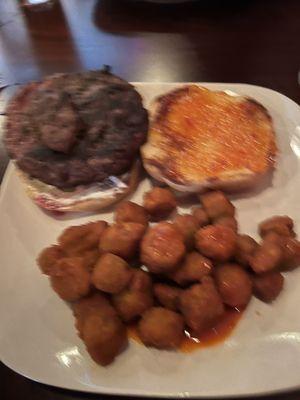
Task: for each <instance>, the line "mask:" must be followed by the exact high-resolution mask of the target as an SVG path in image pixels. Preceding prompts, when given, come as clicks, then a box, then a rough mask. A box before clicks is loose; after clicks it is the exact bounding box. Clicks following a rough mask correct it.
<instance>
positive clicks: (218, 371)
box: [0, 83, 300, 397]
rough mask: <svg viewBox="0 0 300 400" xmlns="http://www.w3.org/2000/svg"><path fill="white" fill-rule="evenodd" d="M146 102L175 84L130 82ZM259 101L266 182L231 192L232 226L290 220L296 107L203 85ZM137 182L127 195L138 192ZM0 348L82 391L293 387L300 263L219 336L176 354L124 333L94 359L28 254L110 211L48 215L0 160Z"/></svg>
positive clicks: (16, 363)
mask: <svg viewBox="0 0 300 400" xmlns="http://www.w3.org/2000/svg"><path fill="white" fill-rule="evenodd" d="M136 86H137V88H138V90H139V91H140V92H141V94H142V95H143V97H144V99H145V103H146V105H147V104H148V102H149V101H150V100H151V99H152V98H153V97H154V96H156V95H158V94H160V93H163V92H165V91H167V90H170V89H172V88H173V87H174V86H175V84H169V83H167V84H156V83H153V84H137V85H136ZM205 86H207V87H208V88H211V89H221V90H225V89H228V90H232V91H234V92H237V93H240V94H243V95H249V96H252V97H254V98H255V99H256V100H258V101H259V102H261V103H262V104H263V105H264V106H265V107H266V108H267V109H268V110H269V112H270V113H271V115H272V117H273V119H274V123H275V128H276V132H277V141H278V145H279V148H280V151H281V155H280V157H279V160H278V169H277V171H276V173H275V175H274V179H273V183H272V184H271V185H270V186H269V187H267V188H265V189H264V190H260V191H259V190H258V191H257V193H256V194H254V193H253V194H249V195H245V196H243V197H240V198H236V199H235V200H234V203H235V205H236V206H237V209H238V219H239V221H240V226H241V230H242V231H243V232H248V233H250V234H252V235H256V227H257V223H258V222H259V221H260V220H262V219H263V218H265V217H268V216H271V215H274V214H288V215H290V216H291V217H292V218H293V219H294V220H295V221H296V224H297V225H298V228H299V227H300V190H299V189H300V188H299V182H300V168H299V167H300V164H299V163H300V161H299V157H300V109H299V107H298V106H297V105H296V104H295V103H294V102H293V101H291V100H289V99H288V98H287V97H285V96H283V95H281V94H279V93H276V92H274V91H272V90H269V89H265V88H261V87H256V86H249V85H242V84H210V83H209V84H205ZM147 185H148V183H147V182H144V183H143V184H142V185H141V186H140V187H139V190H138V191H137V192H136V193H135V195H134V196H133V200H136V201H138V202H139V201H140V199H141V194H142V192H143V190H144V189H145V187H146V186H147ZM0 212H1V224H0V245H1V279H0V321H1V323H0V357H1V360H2V361H3V362H4V363H5V364H6V365H8V366H9V367H10V368H12V369H13V370H15V371H17V372H19V373H20V374H22V375H24V376H27V377H29V378H31V379H33V380H35V381H39V382H43V383H47V384H49V385H54V386H59V387H63V388H69V389H76V390H82V391H88V392H97V393H109V394H123V395H145V396H171V397H192V396H203V397H204V396H205V397H208V396H213V397H216V396H221V397H225V396H233V395H235V396H241V395H257V394H262V393H268V392H274V391H281V390H287V389H291V388H296V387H299V386H300V313H299V304H300V269H299V270H296V271H294V272H291V273H289V274H287V275H286V282H285V290H284V291H283V293H282V294H281V295H280V297H279V298H278V299H277V300H276V301H275V302H274V303H273V304H272V305H266V304H264V303H262V302H260V301H258V300H255V299H253V300H252V301H251V303H250V305H249V307H248V309H247V311H246V312H245V314H244V316H243V318H242V320H241V321H240V322H239V324H238V326H237V328H236V329H235V330H234V332H233V334H232V335H231V336H230V337H229V338H228V339H227V340H226V341H225V342H223V343H221V344H219V345H216V346H214V347H210V348H206V349H200V350H198V351H195V352H192V353H189V354H184V353H176V352H167V351H158V350H155V349H148V348H146V347H144V346H141V345H140V344H138V343H135V342H132V343H131V344H130V348H129V350H127V351H126V352H124V353H123V354H122V355H121V356H120V357H118V358H117V360H116V361H115V362H114V363H113V364H112V365H111V366H109V367H107V368H102V367H100V366H98V365H96V364H95V363H94V362H93V361H92V360H91V359H90V357H89V356H88V354H87V353H86V351H85V349H84V345H83V343H82V342H81V341H80V340H79V338H78V337H77V335H76V332H75V329H74V323H73V318H72V315H71V311H70V309H69V308H68V306H67V305H66V304H64V303H63V302H62V301H61V300H60V299H59V298H58V297H57V296H56V295H55V294H54V292H53V291H52V290H51V289H50V287H49V283H48V280H47V278H46V277H45V276H43V275H42V274H41V273H40V272H39V270H38V268H37V266H36V264H35V257H36V255H37V254H38V252H39V251H40V250H41V249H42V248H43V247H44V246H47V245H49V244H50V243H52V242H54V241H55V239H56V237H57V235H58V233H59V232H60V231H61V230H62V229H63V228H65V227H66V226H68V225H70V224H80V223H84V222H85V221H88V220H96V219H99V218H104V219H107V220H110V219H111V215H109V214H102V215H100V216H99V215H98V216H92V217H84V218H77V219H76V220H74V219H73V220H70V219H65V220H64V219H55V218H53V217H51V216H50V215H47V214H45V213H44V212H43V211H41V210H40V209H39V208H37V207H36V206H35V205H34V204H33V203H32V202H31V200H29V199H28V198H27V196H26V195H25V193H24V189H23V187H22V185H21V184H20V182H19V179H18V177H17V176H16V173H15V171H14V167H13V166H12V165H11V164H10V166H9V168H8V170H7V173H6V176H5V179H4V182H3V185H2V190H1V199H0Z"/></svg>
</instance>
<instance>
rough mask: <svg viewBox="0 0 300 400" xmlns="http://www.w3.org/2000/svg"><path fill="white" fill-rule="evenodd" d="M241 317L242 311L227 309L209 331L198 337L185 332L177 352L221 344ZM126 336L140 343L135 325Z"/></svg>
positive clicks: (130, 327) (128, 329) (131, 325)
mask: <svg viewBox="0 0 300 400" xmlns="http://www.w3.org/2000/svg"><path fill="white" fill-rule="evenodd" d="M242 315H243V310H238V309H231V308H227V309H226V311H225V313H224V315H223V317H222V318H221V319H220V321H218V323H217V324H216V325H215V326H214V327H213V328H211V329H208V330H207V331H205V332H202V333H201V335H199V336H192V335H191V334H190V333H189V332H188V331H185V333H186V334H185V338H184V340H183V342H182V343H181V345H180V348H179V350H180V351H182V352H183V353H190V352H192V351H194V350H197V349H200V348H203V347H209V346H214V345H216V344H218V343H220V342H223V341H224V340H225V339H226V338H227V337H228V336H229V335H230V334H231V332H232V331H233V329H234V328H235V326H236V325H237V323H238V322H239V320H240V318H241V317H242ZM127 331H128V336H129V337H130V338H131V339H133V340H135V341H137V342H139V343H141V339H140V338H139V334H138V330H137V324H130V325H128V327H127Z"/></svg>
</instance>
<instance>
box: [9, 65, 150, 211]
mask: <svg viewBox="0 0 300 400" xmlns="http://www.w3.org/2000/svg"><path fill="white" fill-rule="evenodd" d="M147 131H148V114H147V111H146V110H145V108H144V107H143V104H142V99H141V96H140V95H139V93H138V92H137V91H136V90H135V88H134V87H133V86H132V85H131V84H129V83H128V82H126V81H125V80H122V79H121V78H119V77H117V76H115V75H113V74H112V73H111V72H110V70H109V68H105V69H104V70H101V71H91V72H83V73H75V74H55V75H52V76H49V77H47V78H46V79H44V80H43V81H41V82H32V83H28V84H27V85H25V86H23V87H22V88H21V89H20V90H19V92H18V93H17V94H16V95H15V97H14V98H13V99H12V100H11V101H10V103H9V104H8V107H7V122H6V130H5V139H4V140H5V145H6V148H7V151H8V153H9V156H10V157H11V158H12V159H13V160H14V161H15V164H16V166H17V170H18V173H19V175H20V176H21V179H22V180H23V182H25V184H26V187H27V192H28V194H29V195H30V197H31V198H33V200H34V201H35V202H36V203H37V204H38V205H39V206H41V207H43V208H46V209H50V210H56V211H96V210H100V209H102V208H104V207H107V206H109V205H111V204H113V203H114V202H116V201H118V200H120V199H121V198H122V197H124V196H126V195H127V194H128V193H129V192H131V191H132V190H134V189H135V187H136V186H137V184H138V177H139V149H140V146H141V145H142V144H143V143H144V142H145V140H146V136H147Z"/></svg>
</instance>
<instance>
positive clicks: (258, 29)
mask: <svg viewBox="0 0 300 400" xmlns="http://www.w3.org/2000/svg"><path fill="white" fill-rule="evenodd" d="M20 3H21V1H17V0H0V87H5V86H9V85H12V84H16V83H24V82H27V81H30V80H33V79H40V78H41V77H43V76H45V75H47V74H49V73H53V72H64V71H80V70H87V69H97V68H100V67H101V66H102V65H103V64H109V65H111V66H112V67H113V71H114V72H115V73H116V74H119V75H120V76H122V77H123V78H125V79H127V80H129V81H199V82H205V81H206V82H243V83H250V84H254V85H260V86H265V87H268V88H271V89H274V90H277V91H279V92H281V93H283V94H285V95H287V96H289V97H290V98H291V99H293V100H294V101H296V102H298V103H300V90H299V79H300V75H299V69H300V45H299V42H300V1H299V0H273V1H271V0H270V1H262V0H252V1H250V0H242V1H241V0H239V1H229V0H228V1H215V0H207V1H205V0H199V1H195V2H191V3H186V4H176V5H160V4H151V3H144V2H134V1H125V0H102V1H96V0H61V2H58V1H54V5H53V6H52V7H45V8H43V7H42V8H36V7H34V8H24V7H23V8H22V7H20ZM0 94H1V93H0ZM0 114H1V112H0ZM0 119H1V116H0ZM0 123H1V121H0ZM6 162H7V159H6V157H5V155H4V153H3V149H2V148H1V147H0V172H1V170H4V166H5V165H6ZM0 301H1V293H0ZM0 340H1V338H0ZM278 361H279V360H278ZM279 362H280V361H279ZM299 372H300V371H299ZM233 384H234V383H233ZM299 385H300V373H299ZM102 397H105V396H101V395H99V396H95V395H94V396H93V395H89V394H81V393H75V392H70V391H65V390H59V389H55V388H51V387H48V386H45V385H41V384H38V383H34V382H32V381H30V380H28V379H26V378H24V377H21V376H20V375H18V374H16V373H14V372H12V371H11V370H9V369H8V368H6V367H5V366H4V365H3V364H0V398H1V399H2V400H19V399H20V400H21V399H22V400H27V399H28V400H40V399H45V400H46V399H51V400H61V399H81V398H91V399H94V398H102ZM268 399H283V400H296V399H297V400H298V399H300V391H299V392H293V393H290V394H281V395H276V396H275V395H274V396H270V397H268Z"/></svg>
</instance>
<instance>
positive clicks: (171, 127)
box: [142, 85, 277, 191]
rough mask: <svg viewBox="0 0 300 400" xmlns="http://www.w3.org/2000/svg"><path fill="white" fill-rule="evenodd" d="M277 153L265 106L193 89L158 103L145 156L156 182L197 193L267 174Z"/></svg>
mask: <svg viewBox="0 0 300 400" xmlns="http://www.w3.org/2000/svg"><path fill="white" fill-rule="evenodd" d="M276 151H277V148H276V143H275V135H274V130H273V126H272V120H271V117H270V115H269V114H268V112H267V110H266V109H265V108H264V107H263V106H262V105H261V104H259V103H258V102H256V101H255V100H253V99H250V98H246V97H242V96H231V95H229V94H226V93H225V92H214V91H210V90H208V89H206V88H204V87H199V86H196V85H189V86H186V87H183V88H180V89H177V90H174V91H172V92H170V93H168V94H166V95H164V96H161V97H160V98H158V99H157V100H156V103H155V109H154V112H153V115H152V122H151V125H150V131H149V135H148V142H147V143H146V144H145V145H144V146H143V147H142V156H143V161H144V165H145V168H146V169H147V171H148V172H149V173H150V174H151V175H153V176H154V177H155V178H156V179H159V180H161V181H164V182H166V183H167V184H169V185H170V186H173V187H175V188H176V189H178V190H191V191H192V190H193V189H195V191H197V190H198V189H199V188H200V187H201V186H207V187H209V186H210V183H213V182H223V183H224V181H233V180H235V179H236V180H242V179H243V177H246V176H250V175H254V174H255V175H257V174H264V173H265V172H266V171H268V170H269V169H270V167H272V165H273V163H274V159H275V155H276ZM212 186H213V185H212Z"/></svg>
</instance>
